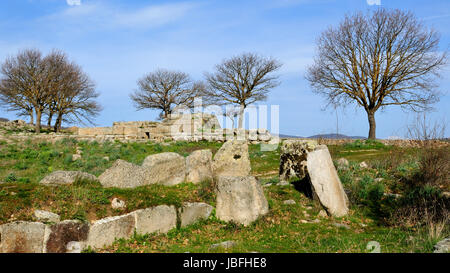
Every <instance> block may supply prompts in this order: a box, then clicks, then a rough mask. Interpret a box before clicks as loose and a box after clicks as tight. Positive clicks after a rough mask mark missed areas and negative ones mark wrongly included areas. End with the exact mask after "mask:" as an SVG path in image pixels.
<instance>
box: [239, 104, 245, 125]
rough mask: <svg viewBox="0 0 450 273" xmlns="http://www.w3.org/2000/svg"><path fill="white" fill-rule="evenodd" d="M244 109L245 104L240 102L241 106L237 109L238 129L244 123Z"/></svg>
mask: <svg viewBox="0 0 450 273" xmlns="http://www.w3.org/2000/svg"><path fill="white" fill-rule="evenodd" d="M244 110H245V105H244V104H241V108H240V109H239V127H238V128H239V129H242V128H243V125H244Z"/></svg>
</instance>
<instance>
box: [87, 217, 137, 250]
mask: <svg viewBox="0 0 450 273" xmlns="http://www.w3.org/2000/svg"><path fill="white" fill-rule="evenodd" d="M134 228H135V216H134V214H133V213H129V214H125V215H121V216H114V217H107V218H103V219H101V220H98V221H95V222H94V223H93V224H92V225H91V226H90V228H89V235H88V238H87V241H86V246H91V247H93V248H102V247H104V246H109V245H111V244H112V243H113V242H114V241H115V240H116V239H119V238H125V239H126V238H130V237H131V236H132V235H133V233H134Z"/></svg>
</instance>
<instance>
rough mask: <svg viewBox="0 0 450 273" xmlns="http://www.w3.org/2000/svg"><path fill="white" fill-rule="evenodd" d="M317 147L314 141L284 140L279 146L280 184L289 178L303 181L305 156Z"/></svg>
mask: <svg viewBox="0 0 450 273" xmlns="http://www.w3.org/2000/svg"><path fill="white" fill-rule="evenodd" d="M316 147H317V142H316V141H314V140H286V141H283V144H282V145H281V154H280V171H279V173H280V182H287V181H288V180H289V178H291V177H297V178H299V179H303V178H304V177H305V176H306V174H307V171H306V155H307V153H308V152H309V151H313V150H314V149H315V148H316Z"/></svg>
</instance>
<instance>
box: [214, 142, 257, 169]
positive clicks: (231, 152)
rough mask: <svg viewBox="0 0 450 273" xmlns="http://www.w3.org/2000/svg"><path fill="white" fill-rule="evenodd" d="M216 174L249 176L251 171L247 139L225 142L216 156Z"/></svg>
mask: <svg viewBox="0 0 450 273" xmlns="http://www.w3.org/2000/svg"><path fill="white" fill-rule="evenodd" d="M212 169H213V172H214V176H216V177H219V176H248V175H249V174H250V171H251V166H250V158H249V155H248V145H247V142H246V141H245V140H230V141H227V142H225V143H224V144H223V145H222V147H220V149H219V151H217V153H216V154H215V156H214V160H213V164H212Z"/></svg>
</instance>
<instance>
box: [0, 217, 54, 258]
mask: <svg viewBox="0 0 450 273" xmlns="http://www.w3.org/2000/svg"><path fill="white" fill-rule="evenodd" d="M46 231H47V226H46V225H45V224H43V223H39V222H24V221H19V222H13V223H8V224H4V225H2V226H0V253H43V252H44V240H45V238H46V234H47V233H48V232H46Z"/></svg>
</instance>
